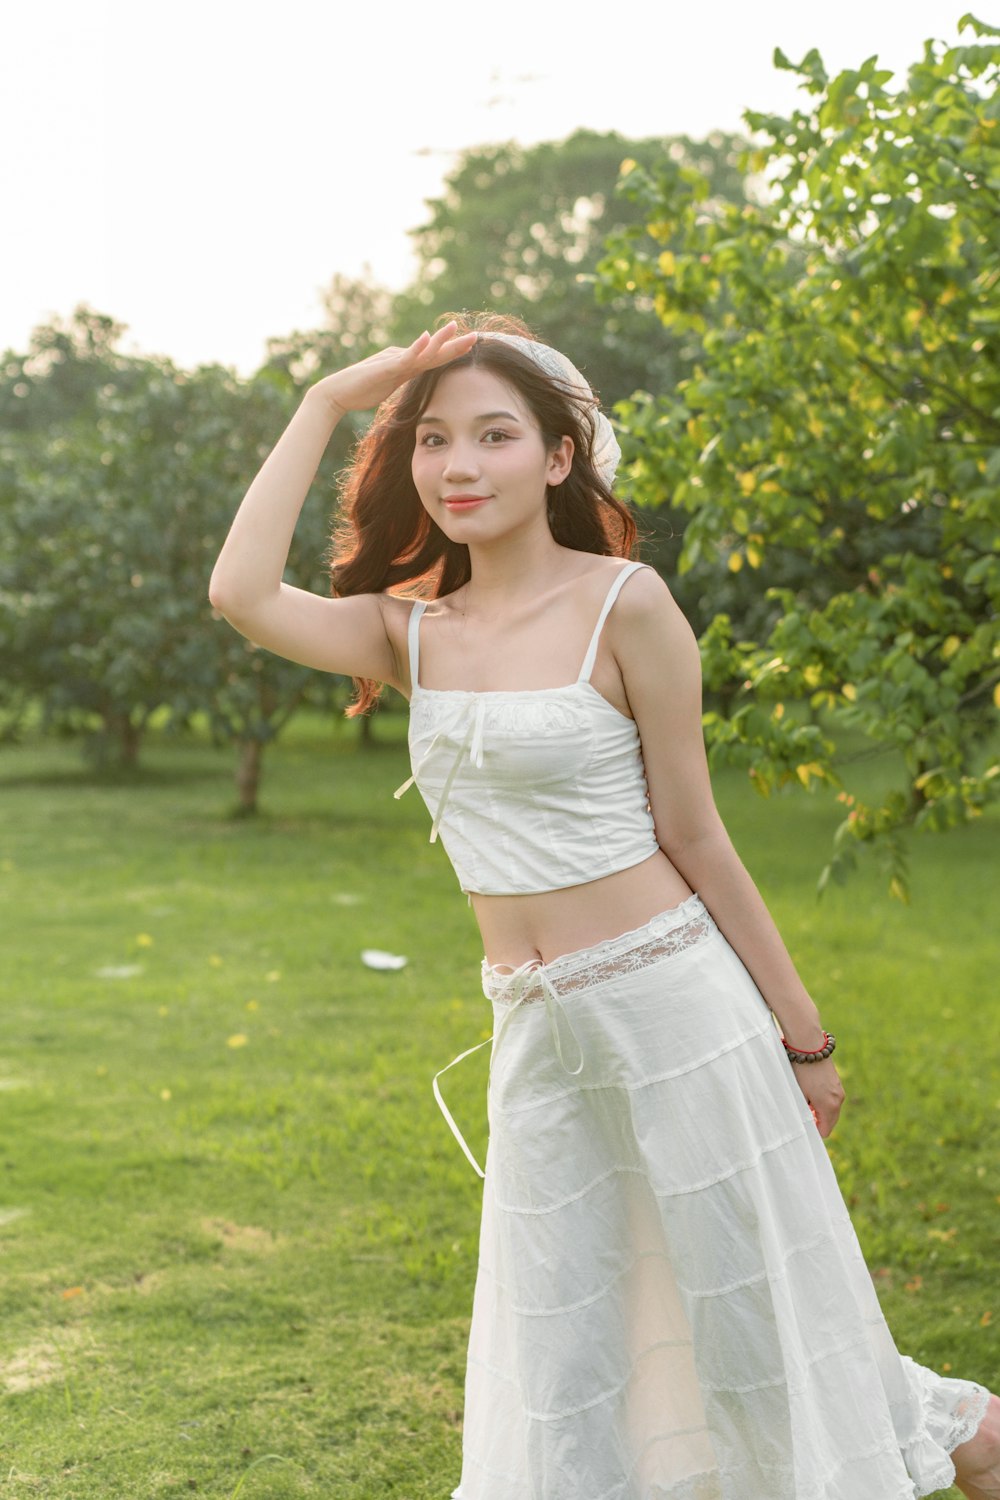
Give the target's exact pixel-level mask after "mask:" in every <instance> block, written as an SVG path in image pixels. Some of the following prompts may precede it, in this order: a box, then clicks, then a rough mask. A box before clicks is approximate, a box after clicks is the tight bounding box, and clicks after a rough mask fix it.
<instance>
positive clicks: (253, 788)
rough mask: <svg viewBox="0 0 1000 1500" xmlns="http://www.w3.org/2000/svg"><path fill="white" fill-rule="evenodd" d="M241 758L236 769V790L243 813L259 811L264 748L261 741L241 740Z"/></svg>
mask: <svg viewBox="0 0 1000 1500" xmlns="http://www.w3.org/2000/svg"><path fill="white" fill-rule="evenodd" d="M239 744H240V758H239V763H238V764H237V767H236V790H237V792H238V793H239V799H240V800H239V806H240V812H241V813H255V812H256V811H257V791H258V788H259V786H260V767H261V760H262V759H263V754H264V747H263V745H262V744H261V742H260V740H240V742H239Z"/></svg>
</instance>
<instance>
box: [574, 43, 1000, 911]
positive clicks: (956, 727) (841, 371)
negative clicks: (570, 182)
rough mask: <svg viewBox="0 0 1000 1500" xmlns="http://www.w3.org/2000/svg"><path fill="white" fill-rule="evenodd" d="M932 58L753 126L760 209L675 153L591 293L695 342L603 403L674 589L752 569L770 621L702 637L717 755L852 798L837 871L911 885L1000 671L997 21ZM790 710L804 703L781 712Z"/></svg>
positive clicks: (977, 747) (627, 178) (638, 184)
mask: <svg viewBox="0 0 1000 1500" xmlns="http://www.w3.org/2000/svg"><path fill="white" fill-rule="evenodd" d="M963 25H968V26H971V27H972V29H973V30H974V32H975V33H976V35H977V36H978V37H986V38H989V40H987V41H985V42H983V43H981V44H976V45H970V46H962V47H953V48H950V49H948V50H946V51H940V52H938V51H936V50H935V48H934V47H933V46H932V44H931V43H928V44H927V47H926V49H925V53H924V56H923V58H922V59H921V60H920V61H919V62H918V63H916V64H914V66H913V67H912V68H911V69H910V73H909V77H908V80H907V83H906V85H905V86H904V87H902V88H900V89H898V90H897V91H896V92H892V93H891V92H889V91H888V90H887V87H886V85H887V83H888V80H889V77H890V76H891V75H890V74H889V73H888V72H887V71H886V70H884V69H880V68H879V67H878V65H877V58H875V57H871V58H868V59H867V60H866V61H865V62H864V63H863V64H862V65H861V66H860V67H859V68H856V69H847V70H845V71H844V72H842V73H840V74H838V75H837V77H836V78H833V79H829V78H828V77H827V75H826V73H825V71H824V68H823V65H822V62H821V60H820V58H819V56H818V55H817V54H816V53H815V52H810V53H809V54H808V55H807V56H806V58H805V59H804V60H803V62H802V63H801V64H800V65H799V66H798V67H793V66H792V64H790V63H789V62H788V60H787V59H786V58H785V57H784V56H783V55H782V54H781V53H780V52H777V53H776V54H775V63H776V65H777V66H779V67H783V68H788V69H791V70H792V71H793V72H796V73H797V74H798V75H799V76H800V78H801V79H802V80H803V86H804V88H805V91H806V92H807V94H809V95H811V96H812V97H811V103H810V105H809V107H808V108H805V109H802V110H798V111H796V112H795V113H794V114H793V115H792V116H791V117H790V118H789V119H787V120H786V119H781V118H778V117H775V116H770V115H761V114H756V113H753V112H748V113H747V115H746V119H747V121H748V123H749V124H750V125H751V126H752V128H753V129H754V130H755V131H757V132H759V133H760V134H761V135H762V136H763V137H764V139H763V142H762V143H761V144H759V145H756V146H754V147H753V149H751V150H748V152H747V153H746V154H745V156H744V158H743V160H744V164H745V166H746V167H747V168H753V169H754V170H756V171H758V172H766V173H767V175H768V176H769V178H771V179H773V182H774V192H773V194H772V195H771V197H770V198H769V200H768V201H764V202H761V203H756V204H745V205H743V206H738V205H736V204H735V203H729V202H719V201H714V200H711V198H710V184H709V183H708V181H707V179H706V178H705V177H704V176H703V175H702V174H700V173H699V172H697V171H696V170H692V169H691V168H690V167H689V166H687V165H685V164H683V163H675V162H673V161H671V160H669V159H667V160H663V161H661V162H660V163H659V164H658V166H657V167H656V168H655V169H654V170H653V171H649V170H648V169H645V168H643V167H642V166H640V165H638V164H636V163H633V162H628V163H626V166H625V172H624V176H623V182H622V191H623V193H624V194H625V196H626V197H627V198H628V200H629V201H631V202H633V203H635V204H637V205H641V207H642V210H643V212H642V220H643V222H642V224H641V225H640V226H633V227H631V228H629V229H626V230H625V231H623V232H622V233H621V234H619V235H618V236H617V237H616V238H615V239H614V241H613V243H612V245H611V246H610V248H609V254H608V255H607V257H606V258H605V260H604V261H603V262H602V266H601V272H602V276H603V279H604V285H605V286H606V287H607V288H608V289H609V290H610V292H611V293H612V294H615V295H620V293H621V292H622V291H626V292H628V293H630V294H631V295H633V296H634V297H635V298H636V299H637V302H640V303H641V304H642V305H644V306H646V307H648V308H649V309H650V319H651V321H652V320H655V321H657V322H659V323H660V324H662V325H663V326H665V327H668V328H671V329H673V330H675V331H676V332H677V333H678V334H679V335H682V336H683V337H685V338H687V339H689V340H690V341H691V344H692V346H693V348H694V349H695V350H696V351H697V352H696V354H695V367H694V371H693V373H692V374H691V375H690V376H689V377H686V378H685V379H684V380H682V381H681V382H680V383H679V385H678V387H677V389H676V390H675V391H672V392H670V393H669V395H662V394H656V393H648V392H647V393H640V394H638V395H636V396H635V398H634V399H632V400H630V401H627V402H624V403H622V404H621V405H620V406H619V408H618V415H619V419H620V421H621V423H622V427H623V429H624V432H625V435H626V439H627V458H628V465H627V473H628V478H629V492H630V494H631V496H632V498H633V499H634V500H635V501H636V502H637V503H638V504H640V505H647V506H656V505H658V504H660V503H661V501H662V499H663V498H664V497H669V499H670V501H671V502H672V503H673V504H674V505H675V506H678V507H683V508H684V509H685V510H687V511H688V512H689V517H690V519H689V520H688V523H687V525H686V526H685V530H684V547H683V553H682V556H681V559H680V564H679V567H680V571H681V573H682V574H685V573H692V572H696V573H701V574H702V576H703V577H705V576H707V577H708V578H709V579H711V578H713V577H714V576H716V575H717V574H718V573H719V572H720V570H722V569H727V570H729V571H731V572H732V573H733V574H735V575H736V576H740V575H741V574H742V573H743V572H744V570H746V572H747V573H750V574H754V573H756V574H759V576H760V577H761V578H762V579H766V580H767V584H768V586H767V587H766V588H760V586H759V585H758V586H757V587H756V588H755V589H754V593H755V594H756V595H757V598H758V600H763V601H765V602H766V603H767V605H768V609H767V613H766V615H764V616H762V615H761V613H760V611H759V610H758V611H757V614H756V617H755V618H754V619H753V620H752V623H753V624H755V625H756V627H757V628H756V629H755V630H754V631H753V634H752V635H751V634H750V633H749V632H748V630H747V626H748V624H749V623H751V620H749V619H748V618H747V617H744V618H742V619H741V618H738V617H735V618H734V617H733V615H731V614H728V613H726V612H719V613H718V614H716V615H715V617H714V618H713V620H712V622H711V624H710V625H709V627H708V629H707V630H706V631H705V633H704V635H703V637H702V643H703V647H704V657H705V669H706V679H707V682H708V683H709V685H710V686H711V687H713V688H715V689H716V690H719V691H721V692H722V693H723V695H724V698H725V701H726V710H725V711H723V712H717V713H712V714H710V715H709V717H708V721H707V728H708V732H709V737H710V741H711V743H712V745H713V747H714V750H715V752H716V755H717V758H718V756H719V755H721V754H729V755H736V756H737V757H738V758H739V759H741V760H742V761H743V762H744V763H748V764H749V765H750V769H751V774H752V775H753V776H754V779H755V781H756V784H757V786H758V787H759V789H760V790H761V791H763V792H765V793H766V792H769V791H770V790H772V789H773V788H774V787H777V786H781V785H783V784H785V783H787V782H790V781H795V780H798V781H800V782H801V783H802V784H803V785H810V784H811V783H813V782H815V781H820V782H825V783H827V784H832V785H835V786H841V787H843V788H844V789H843V790H842V792H841V797H842V800H843V801H844V802H845V803H846V804H847V807H846V810H845V813H846V815H845V818H844V821H843V822H842V823H841V825H840V828H839V829H838V833H837V839H836V852H835V855H834V858H833V860H832V862H831V864H830V865H828V867H827V871H826V873H827V874H830V873H832V874H834V875H836V876H840V875H842V874H843V872H844V869H845V867H847V866H848V865H849V864H850V863H851V862H852V861H853V859H854V857H855V854H856V851H857V848H858V847H859V845H864V844H868V845H871V844H876V845H877V847H878V848H879V849H880V850H881V851H882V852H883V853H884V854H885V855H886V856H887V859H888V865H889V870H890V875H891V880H892V887H893V889H894V890H895V891H896V893H897V894H905V860H904V845H903V843H902V841H901V839H900V837H899V835H900V833H901V831H902V830H904V829H907V828H910V827H931V828H937V829H941V828H946V827H950V826H952V825H954V824H955V823H958V822H961V821H964V820H967V819H969V818H971V817H975V816H977V815H978V814H979V813H980V811H981V810H982V808H983V806H984V804H985V803H986V801H987V800H988V799H990V798H991V797H993V796H995V795H996V791H997V787H998V784H1000V781H998V768H997V767H996V765H995V764H991V763H990V762H989V757H988V756H986V755H985V754H984V743H985V741H986V738H987V736H988V734H989V731H990V729H991V728H992V726H993V724H995V717H994V713H993V709H994V704H995V702H996V701H997V683H998V681H1000V629H998V622H997V605H998V599H1000V557H998V546H1000V366H998V355H1000V235H998V233H997V226H998V224H1000V128H998V126H1000V97H998V94H997V88H996V85H997V78H998V74H1000V46H998V44H997V42H996V41H995V40H993V38H996V37H1000V31H998V30H997V29H996V28H990V27H988V26H985V25H983V24H981V23H979V22H976V21H975V20H974V19H973V18H972V17H966V18H965V20H964V22H963ZM799 702H804V703H805V705H806V710H807V711H806V712H805V713H796V712H786V706H787V705H788V704H789V703H799ZM844 729H850V730H852V731H855V732H856V731H859V730H860V731H861V732H862V733H863V734H864V736H865V738H866V740H867V741H868V742H869V744H870V745H871V747H872V748H873V749H875V750H877V749H882V748H890V747H891V748H893V749H895V750H896V751H898V752H899V753H900V755H901V758H902V765H903V766H904V767H905V772H904V774H903V775H902V776H901V777H900V778H899V779H898V781H897V783H896V785H895V786H893V787H892V788H891V789H890V790H889V791H887V793H886V794H885V795H884V796H883V797H881V798H880V799H879V800H878V801H876V802H874V803H870V802H867V801H865V800H864V799H863V798H862V797H860V796H859V795H858V794H857V792H856V790H854V789H853V782H852V779H851V778H852V772H851V771H850V770H849V768H848V767H847V766H846V765H845V762H844V760H843V758H842V757H839V756H838V752H837V745H838V738H839V735H840V731H841V730H844Z"/></svg>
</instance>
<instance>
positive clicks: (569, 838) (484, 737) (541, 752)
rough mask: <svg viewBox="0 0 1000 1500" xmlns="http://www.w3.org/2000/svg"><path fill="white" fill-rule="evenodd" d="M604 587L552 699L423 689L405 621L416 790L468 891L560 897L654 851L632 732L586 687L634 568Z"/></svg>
mask: <svg viewBox="0 0 1000 1500" xmlns="http://www.w3.org/2000/svg"><path fill="white" fill-rule="evenodd" d="M646 566H648V564H646V563H639V562H631V563H627V564H626V565H625V566H624V567H623V568H621V569H620V570H619V572H618V575H617V577H616V578H615V579H614V581H613V583H612V584H611V587H610V589H609V590H608V593H607V596H606V598H605V600H604V606H603V608H602V610H601V613H600V615H599V617H598V620H597V624H596V626H595V628H594V633H593V635H592V637H591V640H590V645H589V647H588V648H587V654H586V656H585V657H584V661H583V665H582V667H581V668H580V675H579V677H578V678H577V679H576V681H575V682H571V683H567V684H566V685H565V686H563V687H556V688H529V689H525V690H523V691H516V690H515V691H506V690H500V691H495V692H469V691H466V690H464V689H461V688H454V689H451V688H424V687H421V686H420V637H419V626H420V617H421V615H422V614H423V612H424V609H425V608H426V601H425V600H422V599H418V600H416V601H415V602H414V605H413V609H412V610H411V612H410V620H409V627H408V645H409V654H410V682H411V685H412V695H411V698H410V721H409V730H408V741H409V749H410V765H411V768H412V772H413V774H412V775H411V776H410V777H409V779H408V780H407V781H404V783H403V785H402V786H401V787H398V788H397V789H396V792H395V793H394V795H395V796H396V797H397V798H398V797H401V796H402V795H403V793H404V792H405V791H406V790H407V788H408V787H410V786H412V785H413V783H414V782H416V784H417V788H418V790H419V792H420V795H421V796H422V797H423V799H424V802H425V803H426V805H427V808H428V811H429V812H430V813H431V817H432V820H433V821H432V824H431V834H430V842H431V843H434V842H435V840H436V839H437V837H438V834H439V833H440V835H441V842H442V843H443V844H444V847H445V850H446V852H447V854H448V857H449V859H450V860H451V863H452V865H453V867H454V869H455V873H456V875H457V876H458V880H459V884H460V885H461V888H462V890H463V891H467V892H475V893H476V894H482V895H528V894H532V893H534V892H538V891H553V890H562V889H563V888H564V887H567V886H573V885H582V884H584V883H585V882H587V881H590V880H598V879H600V878H601V877H602V876H605V875H614V874H616V873H617V872H618V871H619V870H626V869H629V868H630V867H631V866H632V865H637V864H640V863H641V862H642V861H643V860H646V859H649V858H650V856H651V855H653V854H655V853H656V852H657V849H658V848H659V845H658V844H657V841H656V832H655V829H654V826H653V817H652V813H651V812H650V808H649V792H648V788H647V785H646V772H645V767H644V765H643V759H642V750H641V746H640V742H639V731H638V729H637V727H636V724H635V721H634V719H630V718H628V717H626V715H625V714H622V713H620V712H619V711H618V709H617V708H615V707H614V705H613V704H611V703H609V702H608V700H607V699H606V698H605V697H604V696H603V694H602V693H599V692H598V691H597V689H596V688H595V687H593V686H592V685H591V682H590V674H591V672H592V671H593V668H594V662H595V660H596V658H597V645H598V641H599V639H600V634H601V629H602V627H603V625H604V621H605V620H606V619H607V617H608V612H609V611H610V609H611V606H612V605H613V604H614V602H615V600H616V599H617V597H618V593H619V590H620V589H621V587H622V585H623V584H624V583H625V581H626V579H627V578H629V577H630V576H631V575H632V574H633V573H634V572H635V571H636V570H637V569H638V568H642V567H646Z"/></svg>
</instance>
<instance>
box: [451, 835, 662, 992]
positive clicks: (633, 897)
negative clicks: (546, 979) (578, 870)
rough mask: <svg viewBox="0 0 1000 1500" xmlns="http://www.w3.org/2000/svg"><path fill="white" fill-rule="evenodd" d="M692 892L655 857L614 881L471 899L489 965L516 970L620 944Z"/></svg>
mask: <svg viewBox="0 0 1000 1500" xmlns="http://www.w3.org/2000/svg"><path fill="white" fill-rule="evenodd" d="M690 895H691V888H690V886H689V885H688V884H687V882H686V881H685V880H684V879H683V877H682V876H681V875H680V874H679V873H678V872H677V870H676V869H675V868H674V866H673V865H672V864H671V862H670V860H669V859H668V858H667V856H666V855H665V854H664V853H663V851H662V849H658V850H657V851H656V853H655V854H653V855H651V856H650V857H649V858H647V859H644V860H642V861H641V862H640V863H638V864H635V865H632V866H630V867H629V868H628V869H626V870H619V871H618V872H617V873H615V874H613V875H605V876H603V877H602V878H601V879H599V880H591V881H588V882H586V883H585V884H583V885H572V886H567V887H565V888H564V889H562V890H555V891H539V892H536V893H534V894H532V895H523V896H496V895H494V896H490V895H477V894H475V893H473V894H472V896H471V904H472V907H473V910H474V912H475V915H476V921H477V923H478V925H479V932H480V936H481V938H482V942H483V952H484V954H485V962H486V963H487V964H489V965H491V966H503V967H511V968H517V967H519V966H520V965H522V964H524V963H527V962H530V961H532V960H534V961H537V962H540V963H545V964H549V963H553V962H555V961H556V960H557V959H558V958H560V957H561V956H562V955H564V954H567V953H570V952H574V951H576V950H579V949H582V948H584V947H585V946H588V945H592V944H594V943H598V942H604V941H606V940H608V939H610V938H616V937H618V936H619V935H620V934H622V933H625V932H627V931H631V930H634V929H635V928H637V927H639V926H640V925H641V924H642V923H644V922H647V921H648V920H649V919H650V918H651V917H654V916H656V915H658V914H659V913H661V912H663V911H665V910H667V909H669V908H672V907H677V906H678V905H679V904H680V903H681V902H683V901H685V900H686V899H687V898H688V897H690Z"/></svg>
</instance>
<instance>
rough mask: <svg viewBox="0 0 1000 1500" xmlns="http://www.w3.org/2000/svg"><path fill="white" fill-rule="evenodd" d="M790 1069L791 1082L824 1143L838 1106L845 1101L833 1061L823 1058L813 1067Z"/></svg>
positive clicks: (792, 1066)
mask: <svg viewBox="0 0 1000 1500" xmlns="http://www.w3.org/2000/svg"><path fill="white" fill-rule="evenodd" d="M791 1069H792V1072H793V1073H794V1074H795V1082H796V1083H797V1084H798V1086H799V1088H800V1089H801V1090H802V1092H803V1094H805V1096H806V1102H807V1103H808V1105H809V1107H810V1109H811V1110H812V1112H813V1119H814V1120H815V1121H816V1124H817V1126H818V1128H819V1133H820V1135H821V1136H822V1137H823V1139H824V1140H825V1139H826V1137H827V1136H828V1135H829V1134H830V1132H831V1131H832V1130H833V1127H834V1126H835V1125H836V1123H837V1117H838V1115H839V1114H840V1110H841V1106H842V1105H843V1103H844V1100H845V1099H846V1098H847V1095H846V1094H845V1093H844V1085H843V1084H842V1083H841V1081H840V1074H839V1073H838V1072H837V1069H836V1067H835V1065H834V1061H833V1058H832V1057H825V1058H824V1059H823V1061H822V1062H814V1063H794V1062H793V1063H792V1064H791Z"/></svg>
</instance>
